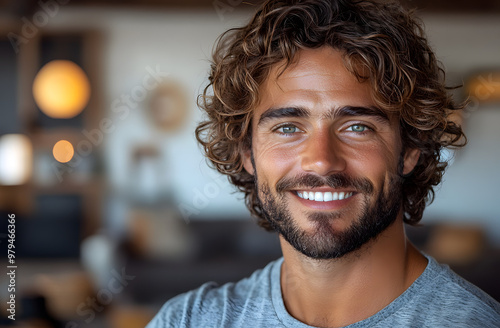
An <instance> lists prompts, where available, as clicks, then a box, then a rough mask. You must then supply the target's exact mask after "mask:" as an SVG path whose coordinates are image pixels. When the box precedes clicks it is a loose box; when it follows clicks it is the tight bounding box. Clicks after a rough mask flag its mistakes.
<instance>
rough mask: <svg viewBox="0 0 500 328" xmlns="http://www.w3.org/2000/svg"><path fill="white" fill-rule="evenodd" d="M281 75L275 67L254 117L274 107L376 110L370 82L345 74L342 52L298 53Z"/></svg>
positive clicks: (279, 70) (261, 93) (322, 49)
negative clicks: (362, 107)
mask: <svg viewBox="0 0 500 328" xmlns="http://www.w3.org/2000/svg"><path fill="white" fill-rule="evenodd" d="M296 56H297V57H296V58H295V61H294V62H293V63H292V64H291V65H290V66H289V67H287V68H286V70H284V71H283V67H284V66H283V64H277V65H275V66H274V67H273V68H272V69H271V71H270V74H269V76H268V78H267V79H266V80H265V81H264V83H263V84H262V85H261V87H260V90H259V92H260V103H259V105H258V106H257V108H256V111H255V113H254V115H256V116H260V115H261V114H262V113H263V112H264V111H265V110H266V109H268V108H271V107H276V106H301V107H306V108H309V109H311V110H314V111H322V110H330V109H331V108H334V107H342V106H346V105H349V106H372V107H373V106H375V102H374V100H373V97H372V90H371V86H370V83H369V82H360V81H358V79H357V78H356V77H355V76H354V75H353V74H352V73H351V72H349V71H348V70H347V68H346V67H345V65H344V61H343V59H342V52H340V51H338V50H335V49H333V48H331V47H322V48H318V49H304V50H300V51H299V52H298V53H297V55H296Z"/></svg>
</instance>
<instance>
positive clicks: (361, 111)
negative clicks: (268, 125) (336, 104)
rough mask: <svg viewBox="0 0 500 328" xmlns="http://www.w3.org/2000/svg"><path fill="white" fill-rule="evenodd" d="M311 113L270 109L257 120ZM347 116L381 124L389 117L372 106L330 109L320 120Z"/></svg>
mask: <svg viewBox="0 0 500 328" xmlns="http://www.w3.org/2000/svg"><path fill="white" fill-rule="evenodd" d="M310 116H311V113H310V111H309V110H307V109H305V108H303V107H283V108H270V109H268V110H266V111H265V112H264V113H263V114H262V115H261V116H260V118H259V123H258V124H257V125H260V124H262V123H263V122H265V121H267V120H269V119H273V118H282V117H310ZM349 116H372V117H374V118H376V119H377V120H378V121H380V122H381V123H388V122H390V120H389V116H388V115H387V113H385V112H384V111H383V110H381V109H380V108H378V107H374V106H368V107H364V106H343V107H340V108H332V109H331V110H329V111H328V112H327V113H325V114H324V115H323V116H322V117H321V118H322V119H338V118H341V117H349Z"/></svg>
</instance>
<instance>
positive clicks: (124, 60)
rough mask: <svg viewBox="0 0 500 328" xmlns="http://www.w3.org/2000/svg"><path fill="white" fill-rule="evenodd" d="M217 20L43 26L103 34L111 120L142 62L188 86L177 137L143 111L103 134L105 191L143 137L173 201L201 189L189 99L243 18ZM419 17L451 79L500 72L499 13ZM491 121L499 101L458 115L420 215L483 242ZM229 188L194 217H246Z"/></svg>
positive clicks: (182, 17) (102, 14)
mask: <svg viewBox="0 0 500 328" xmlns="http://www.w3.org/2000/svg"><path fill="white" fill-rule="evenodd" d="M224 18H225V19H224V20H221V19H220V18H219V16H218V15H217V13H216V12H215V11H214V10H207V11H204V12H203V11H199V12H187V11H177V12H155V11H143V12H135V11H126V10H120V11H117V10H109V9H99V10H97V9H96V10H88V9H86V10H79V9H74V8H61V11H60V13H59V14H58V15H57V16H56V17H54V18H53V19H52V20H51V23H50V26H49V27H54V28H58V27H59V28H60V27H70V26H73V27H87V28H94V29H101V30H102V31H103V32H104V34H105V36H106V39H107V42H106V46H105V49H104V63H103V64H104V65H103V67H104V68H105V71H104V72H103V74H102V75H103V77H104V78H105V81H104V82H105V84H104V85H105V86H106V89H105V92H106V101H107V102H106V104H107V106H108V108H105V109H104V110H103V115H108V116H112V114H111V111H110V106H111V103H112V101H113V100H114V99H116V98H117V97H119V96H120V95H121V94H123V93H129V92H130V90H131V89H132V88H133V87H134V86H136V85H138V84H140V83H141V80H142V78H143V77H144V76H145V74H146V70H145V68H146V67H147V66H150V67H155V66H156V65H159V66H160V67H161V70H162V71H165V72H168V73H169V74H170V76H171V77H172V78H175V79H177V80H178V81H180V82H181V83H182V84H183V85H184V86H185V87H186V88H187V90H188V92H189V95H190V100H191V102H190V109H191V112H190V120H189V124H187V126H186V128H185V129H184V131H183V132H182V133H180V134H175V135H161V134H158V133H154V132H152V130H151V127H150V125H149V124H148V123H147V120H146V115H144V113H143V112H142V111H141V109H140V108H139V109H137V110H135V111H133V114H132V115H130V116H129V117H128V118H127V119H126V120H123V121H120V124H118V125H117V130H116V131H115V132H113V133H111V134H110V135H108V139H107V143H106V147H105V149H104V151H105V154H104V156H105V160H106V162H107V168H108V171H109V178H110V182H111V185H112V186H113V187H114V190H123V189H124V188H127V187H128V185H127V179H128V176H127V162H128V156H129V155H128V152H129V151H130V145H131V144H133V143H139V142H142V141H144V142H146V141H151V142H153V143H155V144H157V145H159V147H161V149H162V151H163V155H164V163H165V166H166V167H167V168H168V170H166V171H167V172H166V175H165V176H164V177H161V179H164V181H165V184H167V183H169V184H170V185H171V186H173V187H174V189H175V193H176V194H177V198H178V199H179V201H181V202H183V203H185V204H191V203H192V200H193V197H194V195H195V193H194V191H193V189H194V188H198V189H199V190H203V188H204V187H205V186H206V185H207V184H209V183H211V182H212V181H213V178H211V177H210V176H209V172H210V170H209V169H208V168H207V167H206V165H205V160H204V159H203V157H202V155H201V152H200V149H199V148H198V146H197V144H196V142H195V140H194V136H193V130H194V127H195V126H196V122H198V121H199V119H200V113H199V111H198V109H197V108H196V105H195V99H196V96H197V94H198V93H199V92H200V90H201V88H202V87H203V86H204V85H205V83H206V77H207V72H208V69H209V65H208V58H209V57H210V53H211V49H212V46H213V44H214V41H215V39H216V38H217V36H219V34H221V33H222V32H223V31H225V30H226V29H228V28H229V27H233V26H236V25H241V24H243V23H245V22H246V21H247V20H248V18H249V14H248V13H246V12H245V11H243V10H241V8H239V10H236V11H235V12H233V13H232V14H231V15H229V14H227V15H226V16H225V17H224ZM424 21H425V23H426V29H427V32H428V34H429V37H430V40H431V43H432V44H433V46H434V47H435V50H436V51H437V54H438V57H439V58H440V59H441V60H442V61H443V63H444V64H445V66H446V68H447V70H448V71H449V76H450V80H452V81H455V82H456V81H458V82H460V81H461V80H462V79H465V78H466V77H467V75H468V74H470V73H473V72H475V71H477V70H480V69H483V68H496V69H497V70H498V69H500V17H498V16H489V17H488V16H487V17H484V16H470V15H464V16H442V15H432V16H426V17H424ZM499 126H500V105H493V106H489V107H488V106H486V107H484V108H479V110H478V111H475V112H473V113H471V115H470V117H469V118H468V119H467V121H466V132H467V133H468V136H469V140H470V144H469V145H468V147H467V148H466V149H465V150H463V151H461V152H460V153H459V154H458V156H457V158H456V161H455V163H454V164H453V165H451V167H450V168H449V171H448V173H447V174H446V175H445V180H446V181H445V184H444V185H443V187H442V188H441V189H440V191H439V192H438V193H437V197H436V201H435V202H434V204H432V205H431V206H430V207H429V208H428V209H427V210H426V212H425V216H426V218H425V219H424V222H431V221H439V220H450V219H451V220H459V221H471V220H472V221H474V222H480V223H482V224H484V226H485V227H486V228H487V231H488V233H489V235H490V237H492V240H500V222H499V219H500V218H499V215H498V208H499V206H498V204H499V203H500V192H499V191H498V186H499V185H500V174H499V173H498V172H497V170H498V167H500V165H499V164H500V147H499V146H498V142H500V129H499V128H498V127H499ZM232 190H233V189H232V188H231V187H229V186H228V185H227V184H225V187H224V188H223V190H222V191H221V192H220V194H219V195H217V196H216V197H215V198H214V199H212V200H211V201H210V202H209V204H208V205H207V206H206V208H204V210H203V213H202V214H203V215H207V216H210V215H224V216H227V215H234V216H235V217H236V216H238V215H244V216H247V211H246V209H245V208H244V206H243V202H242V201H238V200H236V198H238V197H237V196H236V195H233V194H231V191H232ZM221 213H223V214H221ZM499 243H500V242H499Z"/></svg>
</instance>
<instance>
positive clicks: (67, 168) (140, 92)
mask: <svg viewBox="0 0 500 328" xmlns="http://www.w3.org/2000/svg"><path fill="white" fill-rule="evenodd" d="M146 71H147V74H146V75H145V76H144V77H143V78H142V83H141V84H139V85H136V86H135V87H133V88H132V89H131V90H130V92H129V93H127V94H121V95H120V97H119V98H117V99H115V100H113V102H112V103H111V111H112V112H113V113H114V114H115V115H118V120H120V121H124V120H126V119H127V118H128V117H129V116H130V112H131V110H133V109H136V108H137V107H138V105H139V103H141V102H142V101H144V100H145V99H146V97H147V96H148V94H149V92H150V91H153V90H154V89H155V88H156V87H157V86H158V85H159V84H160V83H161V82H162V81H163V79H164V78H165V77H166V76H168V73H166V72H162V71H161V70H160V67H159V65H156V66H155V68H154V69H153V68H151V67H150V66H147V67H146ZM115 123H116V122H114V121H113V119H111V118H110V117H104V118H102V119H101V120H100V122H99V126H98V127H97V128H94V129H92V130H86V129H83V130H82V131H81V132H82V134H83V136H84V137H85V138H84V139H83V140H80V141H79V142H78V144H77V145H76V147H75V154H74V155H73V158H72V160H71V161H69V162H67V163H59V162H54V163H52V169H53V171H54V173H55V175H56V177H57V179H58V181H59V182H62V181H63V180H64V174H65V173H71V172H73V171H74V169H75V168H76V167H77V166H78V165H80V164H81V162H82V160H83V159H84V158H85V157H88V156H89V155H90V154H91V153H92V151H93V150H94V148H95V147H98V146H100V145H101V144H102V143H103V142H104V137H105V136H106V135H107V134H110V133H113V131H114V130H115V128H116V126H115Z"/></svg>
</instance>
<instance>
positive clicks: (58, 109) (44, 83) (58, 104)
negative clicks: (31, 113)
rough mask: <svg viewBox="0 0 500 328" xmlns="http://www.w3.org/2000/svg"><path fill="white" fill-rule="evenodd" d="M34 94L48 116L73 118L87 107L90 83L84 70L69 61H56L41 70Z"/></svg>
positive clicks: (36, 79)
mask: <svg viewBox="0 0 500 328" xmlns="http://www.w3.org/2000/svg"><path fill="white" fill-rule="evenodd" d="M33 96H34V98H35V101H36V103H37V105H38V107H40V109H41V110H42V112H44V113H45V114H46V115H48V116H50V117H52V118H71V117H74V116H76V115H78V114H79V113H80V112H81V111H82V110H83V109H84V108H85V106H87V103H88V101H89V98H90V83H89V80H88V78H87V75H86V74H85V72H84V71H83V70H82V69H81V68H80V67H79V66H78V65H76V64H75V63H73V62H71V61H69V60H54V61H51V62H49V63H48V64H46V65H45V66H44V67H42V69H41V70H40V71H39V72H38V74H37V76H36V77H35V80H34V82H33Z"/></svg>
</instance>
